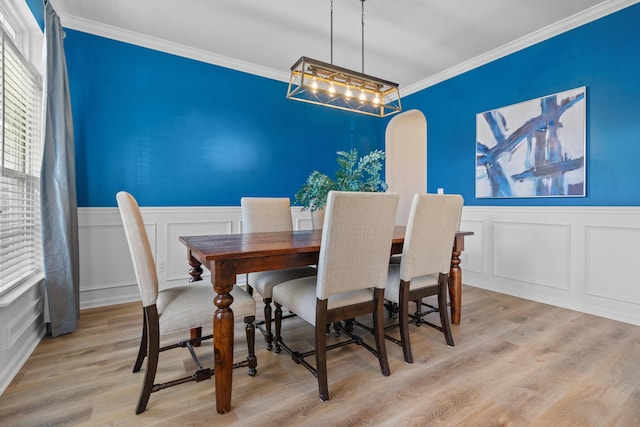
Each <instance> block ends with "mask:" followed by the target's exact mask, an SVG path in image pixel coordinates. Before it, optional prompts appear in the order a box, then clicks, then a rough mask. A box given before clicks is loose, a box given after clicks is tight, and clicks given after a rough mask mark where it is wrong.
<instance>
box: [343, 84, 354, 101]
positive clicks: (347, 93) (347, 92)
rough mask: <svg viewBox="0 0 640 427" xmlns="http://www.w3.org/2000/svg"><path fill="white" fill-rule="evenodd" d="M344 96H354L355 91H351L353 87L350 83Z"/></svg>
mask: <svg viewBox="0 0 640 427" xmlns="http://www.w3.org/2000/svg"><path fill="white" fill-rule="evenodd" d="M344 96H345V98H351V97H352V96H353V93H352V92H351V87H350V86H349V85H347V90H346V91H345V92H344Z"/></svg>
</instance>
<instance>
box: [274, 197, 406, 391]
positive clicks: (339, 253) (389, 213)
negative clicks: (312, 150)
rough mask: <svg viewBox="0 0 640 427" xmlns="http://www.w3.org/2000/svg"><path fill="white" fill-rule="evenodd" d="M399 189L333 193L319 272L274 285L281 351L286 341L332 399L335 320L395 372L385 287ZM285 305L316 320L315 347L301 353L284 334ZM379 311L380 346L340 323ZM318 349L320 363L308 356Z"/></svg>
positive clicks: (376, 326) (376, 315)
mask: <svg viewBox="0 0 640 427" xmlns="http://www.w3.org/2000/svg"><path fill="white" fill-rule="evenodd" d="M398 198H399V196H398V195H397V194H395V193H357V192H353V193H352V192H335V191H332V192H330V193H329V197H328V201H327V212H326V218H325V222H324V227H323V230H322V244H321V246H320V258H319V262H318V275H317V276H313V277H305V278H300V279H296V280H291V281H289V282H285V283H281V284H280V285H278V286H276V287H275V288H274V290H273V300H274V303H275V305H276V327H275V329H276V338H275V339H276V343H275V349H274V351H275V352H279V351H280V348H281V347H284V348H285V349H286V350H287V351H288V352H290V353H292V356H293V357H294V360H295V361H296V362H297V363H301V364H302V365H303V366H305V367H306V368H307V369H308V370H309V371H311V372H312V373H313V374H314V375H315V376H316V377H317V378H318V389H319V392H320V399H322V400H328V399H329V388H328V382H327V358H326V352H327V345H326V344H327V337H326V325H327V324H332V323H333V324H334V327H338V328H339V329H340V330H341V331H342V332H344V333H345V334H346V335H347V336H349V337H350V338H351V339H349V340H346V341H343V342H341V343H338V344H334V345H332V346H330V347H329V348H330V349H331V348H336V347H338V346H343V345H346V344H350V343H357V344H360V345H363V346H365V347H366V348H367V349H368V350H369V351H371V352H372V353H374V354H375V355H376V356H377V357H378V361H379V363H380V370H381V371H382V374H383V375H385V376H388V375H389V374H390V370H389V363H388V361H387V352H386V348H385V340H384V329H383V324H382V321H383V313H384V305H383V303H384V301H383V300H384V288H385V285H386V284H387V266H388V261H389V253H390V252H391V241H392V239H393V228H394V221H395V217H396V207H397V205H398ZM282 306H286V307H287V308H289V309H290V310H293V312H295V313H296V314H297V315H298V316H299V317H301V318H302V319H304V320H305V321H307V322H308V323H310V324H312V325H314V326H315V350H314V351H312V352H309V353H305V354H300V353H298V352H294V351H293V350H291V348H289V347H288V346H287V345H286V344H285V343H284V342H283V340H282V334H281V330H282ZM367 314H373V321H374V332H375V333H374V334H375V341H376V349H375V350H374V349H373V348H371V347H370V346H368V345H367V344H366V343H365V342H364V341H363V340H362V339H361V338H360V337H357V336H355V335H353V334H352V333H351V332H350V331H348V330H346V329H345V328H343V327H342V326H341V325H340V323H339V322H340V321H342V320H347V319H352V318H355V317H358V316H363V315H367ZM311 355H315V359H316V363H315V368H314V367H313V366H311V365H310V364H309V363H308V362H306V361H305V360H304V358H305V357H307V356H311Z"/></svg>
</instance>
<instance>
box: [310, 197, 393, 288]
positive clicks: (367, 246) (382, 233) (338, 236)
mask: <svg viewBox="0 0 640 427" xmlns="http://www.w3.org/2000/svg"><path fill="white" fill-rule="evenodd" d="M399 198H400V196H399V195H398V194H396V193H364V192H342V191H330V192H329V196H328V199H327V208H326V209H327V210H326V214H325V221H324V227H323V229H322V244H321V245H320V258H319V261H318V285H317V287H316V296H317V297H318V298H319V299H327V298H328V297H329V296H330V295H333V294H337V293H341V292H346V291H350V290H356V289H365V288H373V287H377V288H384V287H385V285H386V283H387V273H388V265H389V254H390V253H391V240H392V239H393V228H394V223H395V219H396V209H397V207H398V199H399Z"/></svg>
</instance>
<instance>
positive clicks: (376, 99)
mask: <svg viewBox="0 0 640 427" xmlns="http://www.w3.org/2000/svg"><path fill="white" fill-rule="evenodd" d="M378 104H380V94H379V93H378V92H376V96H374V97H373V105H378Z"/></svg>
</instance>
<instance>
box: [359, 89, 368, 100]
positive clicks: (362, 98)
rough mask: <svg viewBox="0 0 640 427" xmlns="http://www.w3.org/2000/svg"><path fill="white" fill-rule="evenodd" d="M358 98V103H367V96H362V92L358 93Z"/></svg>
mask: <svg viewBox="0 0 640 427" xmlns="http://www.w3.org/2000/svg"><path fill="white" fill-rule="evenodd" d="M358 98H360V102H366V101H367V95H365V94H364V90H361V91H360V96H359V97H358Z"/></svg>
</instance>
